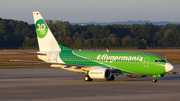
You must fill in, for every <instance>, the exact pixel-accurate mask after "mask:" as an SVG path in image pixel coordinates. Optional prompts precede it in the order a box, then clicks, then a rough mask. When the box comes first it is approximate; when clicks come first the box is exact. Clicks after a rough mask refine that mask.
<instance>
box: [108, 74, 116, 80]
mask: <svg viewBox="0 0 180 101" xmlns="http://www.w3.org/2000/svg"><path fill="white" fill-rule="evenodd" d="M114 78H115V77H114V75H111V77H110V78H109V79H106V80H107V81H113V80H114Z"/></svg>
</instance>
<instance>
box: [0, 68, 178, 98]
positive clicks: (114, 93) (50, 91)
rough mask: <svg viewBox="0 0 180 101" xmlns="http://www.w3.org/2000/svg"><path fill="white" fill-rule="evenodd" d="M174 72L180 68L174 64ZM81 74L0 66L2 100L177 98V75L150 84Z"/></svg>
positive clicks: (0, 96) (0, 93)
mask: <svg viewBox="0 0 180 101" xmlns="http://www.w3.org/2000/svg"><path fill="white" fill-rule="evenodd" d="M174 66H175V69H174V70H173V71H180V65H174ZM84 76H85V75H84V74H76V73H74V72H70V71H65V70H62V69H59V68H16V69H0V100H1V101H24V100H26V101H60V100H61V101H65V100H66V101H92V100H93V101H97V100H99V101H102V100H103V101H110V100H111V101H112V100H113V101H140V100H141V101H153V100H157V101H162V100H163V101H169V100H171V101H179V100H180V75H165V77H164V78H158V82H157V83H152V82H151V79H152V77H146V78H128V77H126V76H124V75H120V76H118V77H117V78H116V79H115V81H106V80H94V81H92V82H85V81H84Z"/></svg>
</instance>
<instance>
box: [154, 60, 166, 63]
mask: <svg viewBox="0 0 180 101" xmlns="http://www.w3.org/2000/svg"><path fill="white" fill-rule="evenodd" d="M155 62H158V63H159V62H166V60H155Z"/></svg>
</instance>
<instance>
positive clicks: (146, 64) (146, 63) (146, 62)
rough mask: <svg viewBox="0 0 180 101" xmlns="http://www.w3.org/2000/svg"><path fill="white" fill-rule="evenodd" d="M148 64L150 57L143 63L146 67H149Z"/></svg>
mask: <svg viewBox="0 0 180 101" xmlns="http://www.w3.org/2000/svg"><path fill="white" fill-rule="evenodd" d="M148 62H149V57H145V59H144V63H143V65H144V67H148Z"/></svg>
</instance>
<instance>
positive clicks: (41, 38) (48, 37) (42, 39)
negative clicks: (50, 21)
mask: <svg viewBox="0 0 180 101" xmlns="http://www.w3.org/2000/svg"><path fill="white" fill-rule="evenodd" d="M33 17H34V24H35V28H36V34H37V39H38V45H39V50H40V51H61V48H60V46H59V44H58V42H57V41H56V39H55V37H54V36H53V34H52V32H51V30H50V29H49V27H48V26H47V24H46V22H45V21H44V19H43V18H42V16H41V14H40V13H39V12H38V11H34V12H33Z"/></svg>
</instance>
